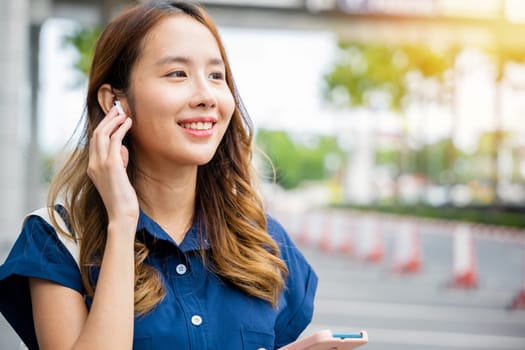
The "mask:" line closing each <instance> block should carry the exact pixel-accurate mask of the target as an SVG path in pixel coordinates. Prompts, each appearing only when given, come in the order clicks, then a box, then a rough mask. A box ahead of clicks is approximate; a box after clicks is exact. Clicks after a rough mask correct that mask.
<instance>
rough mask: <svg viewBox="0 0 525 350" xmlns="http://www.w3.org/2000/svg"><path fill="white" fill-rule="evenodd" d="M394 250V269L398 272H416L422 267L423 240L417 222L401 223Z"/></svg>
mask: <svg viewBox="0 0 525 350" xmlns="http://www.w3.org/2000/svg"><path fill="white" fill-rule="evenodd" d="M398 226H399V229H400V230H399V232H398V233H397V237H396V242H395V247H394V249H395V251H394V271H395V272H398V273H415V272H418V271H419V270H420V269H421V265H422V263H421V241H420V238H419V231H418V227H417V225H416V224H415V223H413V222H410V221H405V222H402V223H400V224H399V225H398Z"/></svg>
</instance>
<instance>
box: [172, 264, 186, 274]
mask: <svg viewBox="0 0 525 350" xmlns="http://www.w3.org/2000/svg"><path fill="white" fill-rule="evenodd" d="M187 270H188V269H187V268H186V265H184V264H178V265H177V267H176V268H175V271H177V273H178V274H179V275H184V274H185V273H186V271H187Z"/></svg>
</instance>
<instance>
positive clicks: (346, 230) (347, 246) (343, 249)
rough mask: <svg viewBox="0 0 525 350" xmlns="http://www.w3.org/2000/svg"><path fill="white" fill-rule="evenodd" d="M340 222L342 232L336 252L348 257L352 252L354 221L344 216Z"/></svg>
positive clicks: (348, 216)
mask: <svg viewBox="0 0 525 350" xmlns="http://www.w3.org/2000/svg"><path fill="white" fill-rule="evenodd" d="M342 221H343V222H342V227H343V232H342V236H341V241H340V244H339V249H338V250H339V253H341V254H344V255H350V254H352V253H353V251H354V241H353V238H354V237H353V235H354V233H353V232H354V226H355V225H354V219H353V218H352V217H351V216H350V215H346V216H345V217H343V218H342Z"/></svg>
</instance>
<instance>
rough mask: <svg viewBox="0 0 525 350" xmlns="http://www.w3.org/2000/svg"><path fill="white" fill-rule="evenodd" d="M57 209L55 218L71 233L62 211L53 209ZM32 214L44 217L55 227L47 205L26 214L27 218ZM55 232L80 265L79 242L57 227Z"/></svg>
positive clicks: (61, 226) (62, 228)
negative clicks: (61, 213) (62, 232)
mask: <svg viewBox="0 0 525 350" xmlns="http://www.w3.org/2000/svg"><path fill="white" fill-rule="evenodd" d="M53 210H54V211H55V213H56V214H57V215H55V219H56V222H57V224H58V227H59V228H60V229H61V230H62V231H64V232H66V233H68V234H71V232H70V231H69V228H68V227H67V225H66V223H65V221H64V219H63V218H62V215H60V213H58V212H57V211H56V209H53ZM32 215H36V216H40V217H41V218H42V219H44V220H45V221H46V222H47V223H48V224H49V225H51V226H52V227H53V228H55V227H54V226H53V222H52V221H51V218H50V217H49V209H48V208H47V207H44V208H40V209H37V210H35V211H34V212H32V213H30V214H28V215H27V216H26V219H27V218H28V217H30V216H32ZM55 234H56V235H57V237H58V239H59V240H60V242H62V244H64V246H65V247H66V249H67V250H68V251H69V254H71V256H72V257H73V259H75V262H76V263H77V266H80V264H79V259H80V247H79V246H78V243H77V241H76V240H74V239H73V238H71V237H67V236H65V235H62V234H60V233H59V232H58V231H57V229H56V228H55Z"/></svg>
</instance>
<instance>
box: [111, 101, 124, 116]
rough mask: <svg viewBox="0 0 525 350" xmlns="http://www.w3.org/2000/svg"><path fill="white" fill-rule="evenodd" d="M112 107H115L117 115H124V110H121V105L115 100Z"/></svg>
mask: <svg viewBox="0 0 525 350" xmlns="http://www.w3.org/2000/svg"><path fill="white" fill-rule="evenodd" d="M113 105H114V106H115V107H117V111H118V114H124V110H123V109H122V105H121V104H120V101H119V100H115V101H114V102H113Z"/></svg>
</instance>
